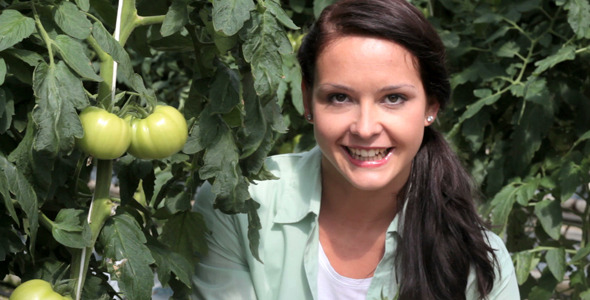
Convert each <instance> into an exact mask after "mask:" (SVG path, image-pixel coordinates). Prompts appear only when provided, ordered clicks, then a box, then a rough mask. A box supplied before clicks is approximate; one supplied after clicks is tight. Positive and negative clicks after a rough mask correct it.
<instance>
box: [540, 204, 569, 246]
mask: <svg viewBox="0 0 590 300" xmlns="http://www.w3.org/2000/svg"><path fill="white" fill-rule="evenodd" d="M535 215H536V216H537V218H539V222H540V223H541V226H543V229H544V230H545V232H546V233H547V234H548V235H549V236H550V237H551V238H553V239H554V240H559V237H560V236H561V231H560V230H561V223H562V220H563V219H562V216H561V206H560V202H559V201H557V200H551V199H545V200H543V201H541V202H538V203H537V204H536V205H535Z"/></svg>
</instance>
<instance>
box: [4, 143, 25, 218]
mask: <svg viewBox="0 0 590 300" xmlns="http://www.w3.org/2000/svg"><path fill="white" fill-rule="evenodd" d="M7 164H10V163H9V162H8V161H7V160H6V158H5V157H4V156H2V155H0V171H3V167H2V166H3V165H7ZM9 188H10V187H9V186H8V179H7V178H6V173H5V172H2V173H0V197H1V198H2V199H3V200H4V206H5V207H6V210H7V211H8V214H9V215H10V216H11V217H12V220H14V223H16V224H17V225H18V226H20V220H19V217H18V215H17V214H16V210H15V209H14V204H13V203H12V197H11V195H10V189H9Z"/></svg>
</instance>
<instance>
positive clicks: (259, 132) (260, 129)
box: [240, 76, 267, 158]
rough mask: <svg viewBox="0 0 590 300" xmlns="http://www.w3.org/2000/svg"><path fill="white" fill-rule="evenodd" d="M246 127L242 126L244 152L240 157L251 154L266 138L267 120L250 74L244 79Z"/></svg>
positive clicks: (241, 140)
mask: <svg viewBox="0 0 590 300" xmlns="http://www.w3.org/2000/svg"><path fill="white" fill-rule="evenodd" d="M244 108H245V112H246V114H245V116H244V127H242V134H241V136H243V138H241V139H240V143H241V144H242V154H241V156H240V158H245V157H248V156H250V155H251V154H252V153H254V151H256V149H258V148H259V147H260V143H262V141H263V140H264V136H265V135H266V130H267V122H266V119H265V117H264V113H263V111H262V105H261V104H260V100H259V99H258V96H257V95H256V92H255V91H254V86H253V82H252V77H251V76H248V77H247V78H246V79H245V80H244Z"/></svg>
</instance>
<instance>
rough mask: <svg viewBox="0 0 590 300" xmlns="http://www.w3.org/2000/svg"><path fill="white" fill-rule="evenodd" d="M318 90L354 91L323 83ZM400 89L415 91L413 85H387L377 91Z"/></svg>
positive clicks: (339, 85)
mask: <svg viewBox="0 0 590 300" xmlns="http://www.w3.org/2000/svg"><path fill="white" fill-rule="evenodd" d="M318 88H319V89H320V90H323V89H326V88H336V89H340V90H345V91H354V89H352V88H350V87H348V86H345V85H341V84H337V83H324V84H320V85H319V87H318ZM402 88H410V89H416V86H414V85H413V84H406V83H403V84H398V85H388V86H385V87H383V88H380V89H379V92H388V91H396V90H399V89H402Z"/></svg>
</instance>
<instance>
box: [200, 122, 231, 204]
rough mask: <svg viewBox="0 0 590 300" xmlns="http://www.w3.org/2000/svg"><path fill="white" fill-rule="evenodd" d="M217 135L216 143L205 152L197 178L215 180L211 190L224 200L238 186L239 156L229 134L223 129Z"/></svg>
mask: <svg viewBox="0 0 590 300" xmlns="http://www.w3.org/2000/svg"><path fill="white" fill-rule="evenodd" d="M219 134H220V135H219V138H218V139H217V141H216V142H215V143H214V144H213V145H211V146H210V147H209V148H207V149H206V150H205V155H204V157H203V162H204V165H203V166H202V167H201V168H200V169H199V176H200V178H202V179H209V178H215V181H214V182H213V184H212V187H211V190H212V191H213V193H215V194H216V195H217V196H219V197H223V198H226V197H229V195H230V194H231V193H232V192H233V191H234V189H235V187H236V186H237V184H238V178H239V175H238V172H237V169H238V168H239V166H238V158H239V154H238V149H237V146H236V144H235V142H234V140H233V137H232V134H231V132H230V131H229V130H227V129H225V130H223V131H222V132H220V133H219Z"/></svg>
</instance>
